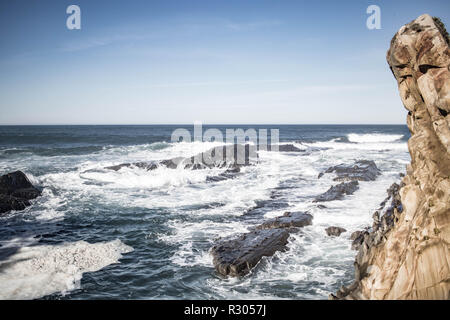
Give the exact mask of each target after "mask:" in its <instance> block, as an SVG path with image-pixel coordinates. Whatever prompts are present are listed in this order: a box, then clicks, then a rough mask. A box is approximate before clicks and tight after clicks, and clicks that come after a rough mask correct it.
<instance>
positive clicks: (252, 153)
mask: <svg viewBox="0 0 450 320" xmlns="http://www.w3.org/2000/svg"><path fill="white" fill-rule="evenodd" d="M257 157H258V153H257V151H256V146H253V145H249V144H245V145H243V144H234V145H225V146H220V147H215V148H212V149H210V150H208V151H205V152H202V153H199V154H197V155H196V156H193V157H191V158H189V159H187V160H185V161H183V162H182V165H183V166H184V168H185V169H206V168H224V167H226V166H230V165H231V166H248V165H250V164H251V162H252V161H255V160H256V159H257Z"/></svg>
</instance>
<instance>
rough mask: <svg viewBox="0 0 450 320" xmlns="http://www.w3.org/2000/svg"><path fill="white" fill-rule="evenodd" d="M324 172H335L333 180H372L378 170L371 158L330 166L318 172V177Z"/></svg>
mask: <svg viewBox="0 0 450 320" xmlns="http://www.w3.org/2000/svg"><path fill="white" fill-rule="evenodd" d="M325 173H335V174H336V177H335V178H334V179H333V180H334V181H373V180H375V179H376V178H377V176H378V175H379V174H380V170H379V169H378V167H377V165H376V164H375V162H374V161H372V160H358V161H356V162H355V163H354V164H352V165H346V164H339V165H337V166H334V167H330V168H328V169H327V170H325V171H324V172H321V173H320V174H319V177H318V178H319V179H320V178H321V177H322V176H323V175H324V174H325Z"/></svg>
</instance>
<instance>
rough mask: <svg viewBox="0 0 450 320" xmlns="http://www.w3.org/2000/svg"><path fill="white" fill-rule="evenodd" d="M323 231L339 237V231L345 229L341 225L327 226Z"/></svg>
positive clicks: (344, 230) (341, 231)
mask: <svg viewBox="0 0 450 320" xmlns="http://www.w3.org/2000/svg"><path fill="white" fill-rule="evenodd" d="M325 231H326V233H327V235H328V236H335V237H339V236H340V235H341V233H343V232H346V231H347V230H346V229H344V228H341V227H328V228H326V229H325Z"/></svg>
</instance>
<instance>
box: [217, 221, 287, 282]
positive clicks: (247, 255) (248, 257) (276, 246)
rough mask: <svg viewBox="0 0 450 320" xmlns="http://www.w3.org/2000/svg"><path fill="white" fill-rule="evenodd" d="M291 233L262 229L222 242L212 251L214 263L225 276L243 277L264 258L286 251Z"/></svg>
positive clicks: (283, 230)
mask: <svg viewBox="0 0 450 320" xmlns="http://www.w3.org/2000/svg"><path fill="white" fill-rule="evenodd" d="M288 237H289V232H288V231H287V230H285V229H262V230H255V231H252V232H249V233H245V234H241V235H240V236H238V237H237V238H235V239H229V240H224V241H221V242H220V243H219V244H217V245H215V246H214V247H212V249H211V254H212V256H213V263H214V266H215V268H216V270H217V272H218V273H220V274H221V275H224V276H233V277H237V276H243V275H245V274H247V273H248V272H250V270H251V269H252V268H253V267H255V266H256V264H257V263H258V262H259V261H260V260H261V258H262V257H264V256H272V255H273V254H274V253H275V252H277V251H283V250H285V249H286V244H287V239H288Z"/></svg>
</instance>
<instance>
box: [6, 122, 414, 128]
mask: <svg viewBox="0 0 450 320" xmlns="http://www.w3.org/2000/svg"><path fill="white" fill-rule="evenodd" d="M194 124H195V123H128V124H127V123H103V124H95V123H90V124H87V123H84V124H83V123H80V124H64V123H61V124H1V123H0V127H14V126H16V127H31V126H36V127H37V126H47V127H50V126H55V127H56V126H193V125H194ZM201 124H202V125H206V126H232V125H235V126H250V125H253V126H401V125H404V126H407V124H406V123H201Z"/></svg>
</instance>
